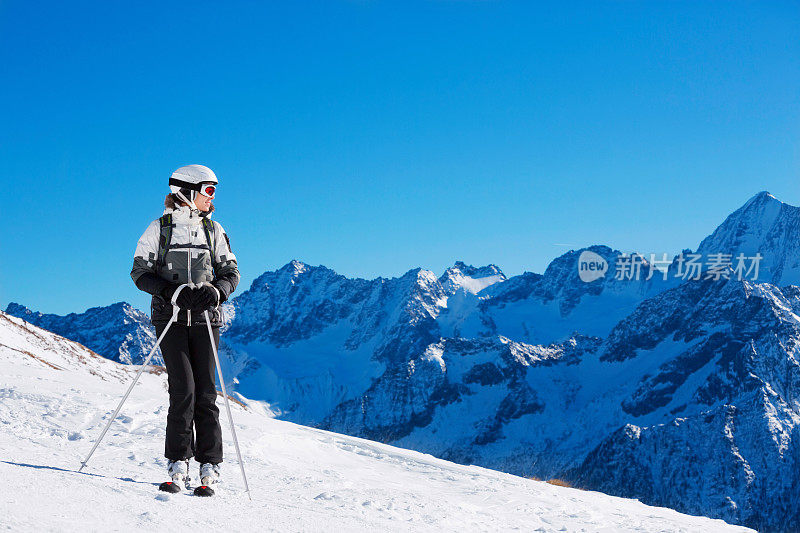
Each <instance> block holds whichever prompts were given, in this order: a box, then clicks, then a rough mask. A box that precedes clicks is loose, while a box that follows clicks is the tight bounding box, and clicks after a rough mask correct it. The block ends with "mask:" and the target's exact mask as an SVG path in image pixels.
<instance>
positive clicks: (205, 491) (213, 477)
mask: <svg viewBox="0 0 800 533" xmlns="http://www.w3.org/2000/svg"><path fill="white" fill-rule="evenodd" d="M217 483H219V465H218V464H214V463H203V464H201V465H200V485H199V486H198V487H195V489H194V494H195V496H213V495H214V489H213V488H212V486H214V487H215V486H216V485H217Z"/></svg>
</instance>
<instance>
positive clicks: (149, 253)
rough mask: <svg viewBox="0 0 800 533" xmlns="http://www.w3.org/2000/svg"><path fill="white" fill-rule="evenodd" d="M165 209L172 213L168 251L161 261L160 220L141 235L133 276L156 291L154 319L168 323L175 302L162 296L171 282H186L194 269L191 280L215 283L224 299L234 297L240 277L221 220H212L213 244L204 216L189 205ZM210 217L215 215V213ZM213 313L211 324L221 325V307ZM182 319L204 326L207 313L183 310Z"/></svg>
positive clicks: (144, 287)
mask: <svg viewBox="0 0 800 533" xmlns="http://www.w3.org/2000/svg"><path fill="white" fill-rule="evenodd" d="M164 214H165V215H166V214H169V215H171V219H170V221H171V224H172V227H171V239H170V243H169V246H168V248H167V251H166V254H164V256H163V259H162V260H161V261H159V260H158V255H159V240H160V239H161V237H162V228H161V222H160V219H156V220H154V221H153V222H151V223H150V225H149V226H147V229H146V230H145V231H144V233H143V234H142V236H141V237H140V238H139V242H138V243H137V245H136V251H135V252H134V254H133V268H132V269H131V278H132V279H133V282H134V283H135V284H136V287H137V288H139V289H140V290H142V291H145V292H147V293H149V294H151V295H152V296H153V298H152V301H151V304H150V311H151V314H150V321H151V322H152V323H153V324H158V323H162V324H163V323H166V322H168V321H169V319H170V318H171V317H172V304H171V303H170V302H169V301H167V300H166V299H165V298H164V297H163V295H162V291H163V290H164V289H165V288H166V287H167V286H169V285H179V284H182V283H187V282H188V281H189V272H190V270H191V281H192V282H194V283H198V284H199V283H202V282H204V281H208V282H210V283H211V284H212V285H214V287H216V289H217V291H219V294H220V303H222V302H224V301H225V300H227V299H228V297H230V295H231V293H232V292H233V291H234V290H235V289H236V286H237V285H238V284H239V279H240V275H239V267H238V265H237V263H236V256H235V255H234V254H233V252H232V251H231V247H230V240H229V239H228V235H227V234H226V233H225V230H224V229H223V228H222V225H221V224H220V223H219V222H216V221H214V222H213V228H214V230H213V242H212V243H211V244H212V246H211V248H209V243H208V238H207V236H206V231H205V230H204V228H203V217H201V216H199V215H198V214H196V213H192V211H191V210H190V209H189V208H188V207H186V206H182V207H178V208H175V209H171V208H166V209H165V210H164ZM206 217H210V214H209V215H206ZM190 257H191V260H190V259H189V258H190ZM193 315H194V316H193ZM210 318H211V325H212V326H221V325H222V322H223V317H222V313H221V312H220V308H219V306H217V307H216V308H214V309H213V310H212V312H211V314H210ZM178 323H180V324H186V325H196V324H203V325H205V318H204V316H203V314H202V313H192V312H191V311H190V310H181V311H180V312H179V314H178Z"/></svg>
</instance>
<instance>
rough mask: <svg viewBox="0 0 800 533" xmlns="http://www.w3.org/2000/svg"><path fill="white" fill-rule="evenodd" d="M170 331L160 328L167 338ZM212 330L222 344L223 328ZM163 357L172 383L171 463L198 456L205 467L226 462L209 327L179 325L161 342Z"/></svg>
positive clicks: (169, 416) (166, 448)
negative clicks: (220, 330) (165, 331)
mask: <svg viewBox="0 0 800 533" xmlns="http://www.w3.org/2000/svg"><path fill="white" fill-rule="evenodd" d="M165 327H166V324H160V325H156V335H157V336H158V335H161V332H162V331H164V328H165ZM211 330H212V331H213V333H214V342H215V343H216V345H217V346H219V328H214V327H212V328H211ZM161 354H162V356H163V357H164V365H165V366H166V367H167V375H168V380H167V381H168V383H169V413H168V414H167V438H166V442H165V445H164V455H165V456H166V457H167V459H169V460H171V461H178V460H181V459H189V458H191V457H193V456H194V457H195V458H196V459H197V461H199V462H201V463H221V462H222V428H220V425H219V409H218V408H217V406H216V400H217V389H216V386H215V381H214V372H215V367H214V352H213V351H212V347H211V339H210V338H209V335H208V326H206V325H205V324H203V325H193V326H187V325H185V324H183V325H182V324H178V323H173V324H172V326H170V328H169V331H167V334H166V335H164V338H163V339H162V340H161ZM192 423H194V432H193V431H192ZM194 433H196V434H197V436H196V440H195V435H194Z"/></svg>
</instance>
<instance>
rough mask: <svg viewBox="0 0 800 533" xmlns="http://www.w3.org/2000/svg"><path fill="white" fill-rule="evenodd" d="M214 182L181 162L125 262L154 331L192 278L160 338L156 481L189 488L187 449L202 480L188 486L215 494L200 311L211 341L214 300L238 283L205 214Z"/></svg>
mask: <svg viewBox="0 0 800 533" xmlns="http://www.w3.org/2000/svg"><path fill="white" fill-rule="evenodd" d="M217 183H218V182H217V177H216V176H215V175H214V172H212V171H211V169H210V168H208V167H205V166H203V165H188V166H185V167H181V168H179V169H178V170H176V171H175V172H174V173H173V174H172V176H171V177H170V180H169V188H170V191H171V192H170V194H168V195H167V197H166V199H165V201H164V205H165V209H164V215H163V216H162V217H161V218H159V219H156V220H154V221H153V222H151V223H150V225H149V226H148V227H147V229H146V230H145V232H144V234H143V235H142V237H141V238H140V239H139V242H138V244H137V246H136V252H135V253H134V258H133V269H132V270H131V278H133V281H134V283H136V287H137V288H139V289H140V290H143V291H145V292H147V293H149V294H151V295H152V296H153V298H152V303H151V318H150V320H151V321H152V323H153V325H154V326H155V328H156V336H159V335H161V333H162V332H163V331H164V328H165V327H166V326H167V323H168V322H169V320H170V318H171V317H172V311H173V308H172V305H171V303H170V301H171V298H172V296H173V294H174V293H175V290H176V288H177V287H178V286H179V285H181V284H184V283H193V284H194V287H193V288H189V287H185V288H183V289H182V290H181V292H179V293H178V297H177V299H176V303H177V306H178V307H179V308H180V311H179V313H178V318H177V320H176V321H175V322H174V323H173V324H172V325H171V326H170V329H169V331H167V333H166V335H165V336H164V338H163V339H162V341H161V354H162V355H163V357H164V365H165V366H166V368H167V375H168V384H169V413H168V415H167V433H166V440H165V445H164V455H165V456H166V458H167V460H168V464H167V471H168V474H169V476H170V478H171V481H167V482H165V483H162V484H161V487H160V488H161V490H166V491H168V492H178V491H180V490H181V489H180V486H181V485H182V484H183V485H185V486H186V487H187V488H188V487H189V481H190V477H189V459H190V458H192V457H194V458H195V459H196V460H197V461H198V462H199V463H200V485H201V486H198V487H197V488H196V489H195V494H198V495H201V496H210V495H212V494H214V491H213V489H212V488H211V487H212V486H214V485H215V484H216V483H218V482H219V476H220V469H219V464H220V463H221V462H222V430H221V428H220V424H219V409H218V408H217V406H216V399H217V391H216V386H215V382H214V370H215V368H214V365H215V363H214V353H213V349H212V346H211V339H210V335H209V333H208V326H207V325H206V322H205V311H208V312H209V317H210V321H211V326H212V331H213V335H214V342H215V343H216V344H217V346H218V345H219V328H220V326H221V325H222V320H221V313H220V309H219V305H220V304H221V303H222V302H224V301H225V300H227V299H228V297H229V296H230V294H231V293H232V292H233V291H234V290H235V289H236V285H237V284H238V283H239V268H238V266H237V264H236V256H235V255H234V254H233V252H232V251H231V248H230V241H229V239H228V235H227V234H226V233H225V230H224V229H222V226H221V225H220V224H219V222H216V221H214V222H212V221H211V213H212V212H213V211H214V205H213V204H212V203H211V200H212V199H213V198H214V196H215V194H216V188H217ZM190 258H191V259H190ZM190 263H191V264H190ZM193 425H194V431H193V429H192V426H193ZM195 433H196V440H195Z"/></svg>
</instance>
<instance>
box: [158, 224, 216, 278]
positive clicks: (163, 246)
mask: <svg viewBox="0 0 800 533" xmlns="http://www.w3.org/2000/svg"><path fill="white" fill-rule="evenodd" d="M159 225H160V227H161V235H160V236H159V240H158V256H157V258H156V266H157V269H158V272H159V274H160V275H161V276H162V277H164V278H166V279H168V280H170V281H172V282H176V283H185V282H187V281H188V270H189V263H188V259H189V258H188V255H189V254H188V253H187V249H189V250H191V251H192V253H191V256H192V260H191V270H192V281H194V282H195V283H201V282H203V281H213V280H214V271H215V270H216V264H215V263H216V261H215V258H216V253H215V249H214V248H215V244H216V240H215V238H214V223H213V222H211V220H209V219H207V218H203V219H202V227H203V233H204V235H205V241H206V242H205V243H204V244H200V243H198V242H196V239H195V237H196V236H197V235H196V231H197V230H194V229H193V228H187V230H188V231H187V232H186V234H185V235H184V236H183V238H186V240H187V241H188V242H187V243H173V230H174V229H175V223H174V222H173V221H172V215H171V214H169V213H168V214H166V215H164V216H162V217H161V218H159ZM180 233H183V232H180ZM179 238H181V237H179Z"/></svg>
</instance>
